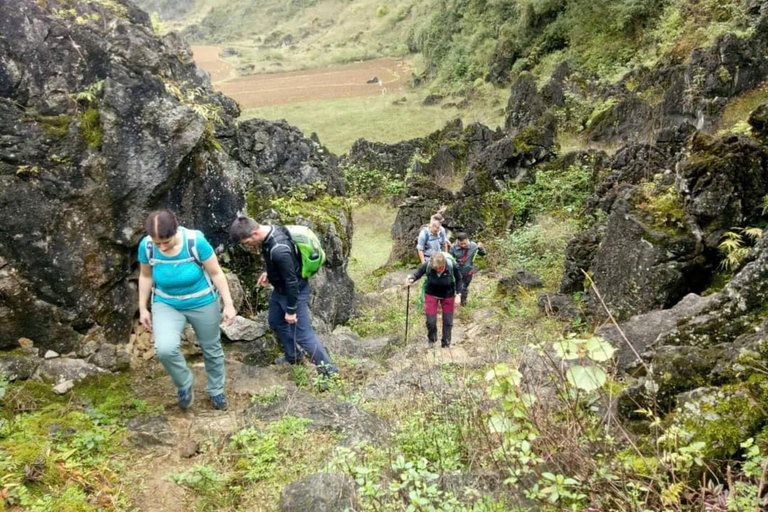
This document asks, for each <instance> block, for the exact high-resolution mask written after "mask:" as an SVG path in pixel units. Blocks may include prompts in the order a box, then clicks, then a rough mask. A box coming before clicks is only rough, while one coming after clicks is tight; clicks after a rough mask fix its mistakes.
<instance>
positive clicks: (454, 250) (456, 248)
mask: <svg viewBox="0 0 768 512" xmlns="http://www.w3.org/2000/svg"><path fill="white" fill-rule="evenodd" d="M448 253H449V254H450V255H451V256H453V259H455V260H456V265H457V267H458V268H459V272H460V273H461V287H460V288H459V289H458V292H457V293H458V294H459V296H460V297H461V304H464V305H465V306H466V304H467V296H468V295H469V284H470V283H471V282H472V276H473V275H474V274H475V267H474V261H475V256H477V255H478V254H479V255H480V256H485V255H486V254H487V252H486V250H485V248H484V247H483V244H482V243H475V242H472V241H470V240H469V236H468V235H467V234H466V233H459V234H458V236H457V237H456V241H455V242H454V243H453V245H452V246H451V249H450V250H449V251H448Z"/></svg>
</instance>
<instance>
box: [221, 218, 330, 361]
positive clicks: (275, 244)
mask: <svg viewBox="0 0 768 512" xmlns="http://www.w3.org/2000/svg"><path fill="white" fill-rule="evenodd" d="M230 234H231V235H232V239H233V240H235V241H236V242H239V243H241V244H243V245H245V246H248V247H257V246H260V247H261V255H262V256H263V257H264V264H265V266H266V271H265V272H264V273H262V274H261V276H260V277H259V279H258V281H257V285H258V286H262V287H265V286H267V284H271V285H272V287H273V288H274V289H273V291H272V295H270V298H269V326H270V327H271V328H272V330H273V331H274V332H275V334H277V336H278V337H279V338H280V341H281V342H282V344H283V350H284V353H285V355H284V356H283V357H280V358H278V360H277V361H275V363H276V364H282V363H290V364H296V363H301V362H302V360H303V359H304V356H303V354H302V352H301V350H303V351H304V352H306V353H307V355H308V356H309V357H310V358H311V359H312V362H314V363H315V364H316V365H317V368H318V372H319V373H322V374H325V375H330V374H335V373H338V368H337V367H336V365H334V364H333V363H332V362H331V358H330V357H329V356H328V352H327V351H326V350H325V347H324V346H323V344H322V342H321V341H320V340H319V339H318V338H317V336H316V335H315V331H314V330H313V329H312V324H311V323H310V321H309V296H310V293H311V289H310V286H309V280H308V279H306V278H303V277H301V258H300V257H299V256H298V255H297V251H296V246H295V245H294V242H293V240H292V239H291V236H290V233H288V231H287V230H286V229H285V228H284V227H281V226H270V225H267V224H259V223H258V222H256V221H255V220H253V219H251V218H249V217H238V218H237V220H235V222H234V223H233V224H232V227H231V228H230ZM299 347H301V350H300V349H299Z"/></svg>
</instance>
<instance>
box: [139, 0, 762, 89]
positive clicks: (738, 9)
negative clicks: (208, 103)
mask: <svg viewBox="0 0 768 512" xmlns="http://www.w3.org/2000/svg"><path fill="white" fill-rule="evenodd" d="M137 3H138V4H139V5H140V6H142V7H144V8H146V10H147V11H149V12H158V13H159V14H160V16H161V18H162V19H163V21H164V22H165V23H167V25H168V27H169V28H177V29H183V31H184V33H185V35H186V36H187V37H188V39H189V40H190V41H193V42H195V41H197V42H211V43H240V44H241V45H243V46H249V45H257V46H261V47H271V48H272V49H273V50H276V51H277V52H278V53H279V52H281V51H286V50H281V49H282V48H289V47H294V46H295V47H297V48H298V49H304V48H310V47H311V48H313V49H314V50H316V51H317V52H332V53H333V54H334V58H335V59H337V61H338V62H345V61H350V60H355V59H363V58H373V57H378V56H398V57H399V56H405V55H414V54H420V55H421V56H423V58H424V70H425V71H426V72H427V74H426V76H427V78H428V79H436V81H437V84H438V85H441V86H445V87H448V88H457V87H458V88H467V87H470V86H472V85H473V84H474V83H475V81H476V80H478V79H482V80H488V81H491V82H493V83H495V84H498V85H502V84H505V83H507V82H508V80H509V79H510V78H511V77H512V76H513V75H514V74H516V73H518V72H521V71H526V70H533V71H534V72H535V73H536V74H537V75H540V76H542V77H545V78H546V77H548V74H549V73H551V71H552V70H553V69H554V66H555V65H556V64H557V63H558V62H559V61H561V60H563V59H568V60H570V61H571V62H572V63H574V64H578V65H580V66H583V67H584V69H585V70H587V71H589V72H590V73H595V74H597V75H599V76H600V77H601V78H604V79H606V80H610V79H615V78H617V77H618V76H619V75H620V74H621V73H622V72H626V71H627V70H629V69H631V68H633V67H637V66H649V65H653V64H655V63H657V62H667V63H673V62H674V63H679V62H682V61H684V60H686V59H687V58H688V55H689V54H690V52H691V50H693V49H694V48H696V47H698V46H703V45H706V44H708V43H710V42H712V41H713V40H714V39H715V38H716V37H717V36H718V35H720V34H723V33H726V32H733V33H737V34H742V35H743V34H745V33H747V32H748V31H749V30H750V26H752V25H751V24H750V20H751V19H753V18H754V17H755V16H756V15H757V13H758V12H759V8H760V5H761V2H760V1H758V0H736V1H725V0H594V1H591V0H516V1H515V0H418V1H415V0H404V1H391V2H385V1H381V0H358V1H354V0H259V1H250V0H233V1H222V0H195V1H194V2H182V3H181V4H179V3H178V2H175V1H174V2H171V1H170V0H168V1H165V2H164V0H138V1H137ZM183 5H187V8H186V9H184V8H182V7H181V6H183ZM169 6H174V7H173V8H171V7H169ZM273 56H274V57H277V54H275V55H273ZM284 58H286V57H284ZM287 59H288V60H289V58H287Z"/></svg>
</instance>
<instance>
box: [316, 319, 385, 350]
mask: <svg viewBox="0 0 768 512" xmlns="http://www.w3.org/2000/svg"><path fill="white" fill-rule="evenodd" d="M321 341H322V342H323V345H324V346H325V348H326V349H328V351H329V352H330V353H331V357H333V356H334V355H340V356H346V357H352V358H371V357H375V356H377V355H380V354H382V353H383V352H384V351H385V350H386V348H387V347H388V346H389V344H390V343H391V342H392V341H393V339H392V337H391V336H379V337H376V338H360V336H358V335H357V334H355V333H354V332H352V330H351V329H350V328H349V327H346V326H342V327H337V328H336V329H334V331H333V332H332V333H331V334H330V335H326V336H321Z"/></svg>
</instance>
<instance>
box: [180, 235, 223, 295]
mask: <svg viewBox="0 0 768 512" xmlns="http://www.w3.org/2000/svg"><path fill="white" fill-rule="evenodd" d="M182 229H184V232H185V233H186V235H187V252H188V253H189V255H190V256H191V257H192V259H193V260H194V262H195V264H197V266H198V267H200V270H202V271H203V275H204V276H205V281H206V282H207V283H208V288H210V290H211V292H212V293H214V294H215V293H216V287H215V286H214V285H213V281H211V276H209V275H208V272H206V271H205V268H203V261H202V260H201V259H200V253H199V252H197V231H195V230H194V229H193V230H189V229H186V228H182Z"/></svg>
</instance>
